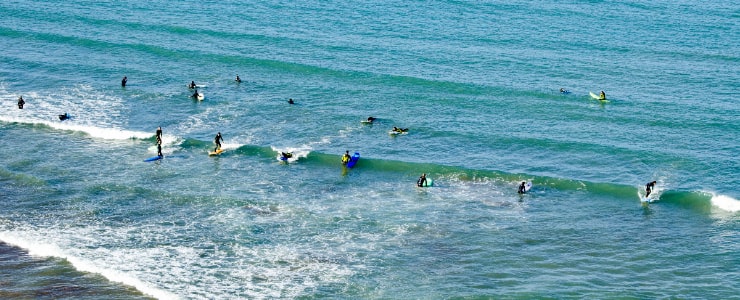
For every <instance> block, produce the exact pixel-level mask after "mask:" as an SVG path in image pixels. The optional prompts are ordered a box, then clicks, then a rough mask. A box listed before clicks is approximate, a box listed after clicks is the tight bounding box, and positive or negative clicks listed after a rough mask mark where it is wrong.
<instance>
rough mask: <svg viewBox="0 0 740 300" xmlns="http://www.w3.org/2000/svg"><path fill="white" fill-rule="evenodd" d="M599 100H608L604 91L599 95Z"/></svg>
mask: <svg viewBox="0 0 740 300" xmlns="http://www.w3.org/2000/svg"><path fill="white" fill-rule="evenodd" d="M599 100H606V94H605V93H604V91H601V93H600V94H599Z"/></svg>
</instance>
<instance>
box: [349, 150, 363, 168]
mask: <svg viewBox="0 0 740 300" xmlns="http://www.w3.org/2000/svg"><path fill="white" fill-rule="evenodd" d="M358 160H360V152H355V154H352V157H350V159H349V161H348V162H347V168H352V167H354V166H355V164H357V161H358Z"/></svg>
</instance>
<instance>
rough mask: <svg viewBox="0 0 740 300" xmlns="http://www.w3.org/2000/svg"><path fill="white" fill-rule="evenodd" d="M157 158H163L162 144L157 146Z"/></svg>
mask: <svg viewBox="0 0 740 300" xmlns="http://www.w3.org/2000/svg"><path fill="white" fill-rule="evenodd" d="M157 156H159V157H162V144H157Z"/></svg>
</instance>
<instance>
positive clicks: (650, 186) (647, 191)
mask: <svg viewBox="0 0 740 300" xmlns="http://www.w3.org/2000/svg"><path fill="white" fill-rule="evenodd" d="M655 184H656V182H655V181H651V182H648V183H647V184H646V185H645V198H647V197H648V196H650V193H652V192H653V188H655Z"/></svg>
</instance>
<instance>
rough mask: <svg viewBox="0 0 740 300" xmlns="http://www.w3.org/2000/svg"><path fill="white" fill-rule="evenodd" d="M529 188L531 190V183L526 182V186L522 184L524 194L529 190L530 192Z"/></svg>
mask: <svg viewBox="0 0 740 300" xmlns="http://www.w3.org/2000/svg"><path fill="white" fill-rule="evenodd" d="M531 188H532V182H531V181H527V183H526V184H524V192H525V193H526V192H529V190H530V189H531Z"/></svg>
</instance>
